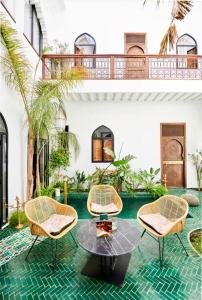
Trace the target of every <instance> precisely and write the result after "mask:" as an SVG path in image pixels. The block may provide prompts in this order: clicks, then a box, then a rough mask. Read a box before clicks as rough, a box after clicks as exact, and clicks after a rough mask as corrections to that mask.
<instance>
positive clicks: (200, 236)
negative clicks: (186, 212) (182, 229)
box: [190, 231, 202, 254]
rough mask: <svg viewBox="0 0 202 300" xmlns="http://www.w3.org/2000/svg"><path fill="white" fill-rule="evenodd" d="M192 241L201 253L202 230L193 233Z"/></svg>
mask: <svg viewBox="0 0 202 300" xmlns="http://www.w3.org/2000/svg"><path fill="white" fill-rule="evenodd" d="M190 241H191V243H192V245H193V247H194V248H195V249H196V251H197V252H198V253H199V254H202V233H201V231H196V232H193V233H191V237H190Z"/></svg>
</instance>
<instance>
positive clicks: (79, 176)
mask: <svg viewBox="0 0 202 300" xmlns="http://www.w3.org/2000/svg"><path fill="white" fill-rule="evenodd" d="M86 181H87V177H86V175H85V173H84V171H82V172H80V171H79V170H77V171H76V173H75V176H73V177H68V187H69V189H70V190H74V191H76V192H80V191H84V190H85V186H84V184H85V182H86Z"/></svg>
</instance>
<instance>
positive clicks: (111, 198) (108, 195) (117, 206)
mask: <svg viewBox="0 0 202 300" xmlns="http://www.w3.org/2000/svg"><path fill="white" fill-rule="evenodd" d="M87 208H88V211H89V213H90V214H91V215H92V216H99V215H100V214H102V213H107V214H108V215H109V216H115V215H118V214H119V213H120V212H121V210H122V208H123V204H122V200H121V198H120V197H119V195H118V193H117V191H116V190H115V188H114V187H113V186H111V185H108V184H101V185H94V186H93V187H92V188H91V190H90V192H89V194H88V200H87Z"/></svg>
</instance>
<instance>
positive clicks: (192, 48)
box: [176, 33, 197, 69]
mask: <svg viewBox="0 0 202 300" xmlns="http://www.w3.org/2000/svg"><path fill="white" fill-rule="evenodd" d="M176 53H177V54H180V55H190V56H191V55H194V54H197V43H196V40H195V39H194V38H193V37H192V36H191V35H189V34H187V33H186V34H183V35H182V36H180V37H179V39H178V40H177V45H176ZM178 68H188V69H196V68H197V59H196V58H195V57H193V56H192V57H190V58H187V59H186V58H185V59H179V60H178Z"/></svg>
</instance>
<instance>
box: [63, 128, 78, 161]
mask: <svg viewBox="0 0 202 300" xmlns="http://www.w3.org/2000/svg"><path fill="white" fill-rule="evenodd" d="M63 134H64V137H65V136H66V147H68V146H70V147H72V148H73V150H74V155H75V158H76V159H77V157H78V155H79V153H80V144H79V141H78V139H77V136H76V135H75V134H74V133H73V132H71V131H69V132H63Z"/></svg>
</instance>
